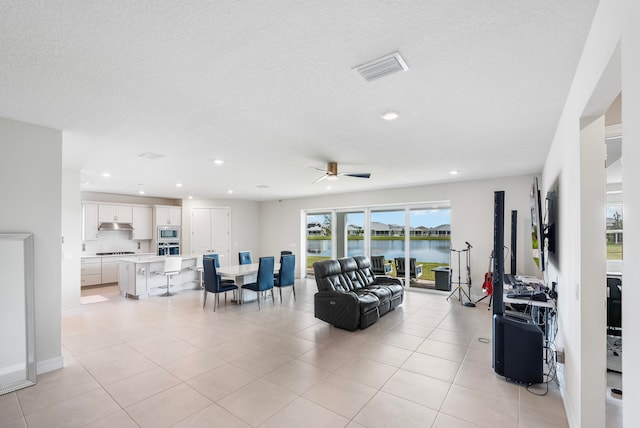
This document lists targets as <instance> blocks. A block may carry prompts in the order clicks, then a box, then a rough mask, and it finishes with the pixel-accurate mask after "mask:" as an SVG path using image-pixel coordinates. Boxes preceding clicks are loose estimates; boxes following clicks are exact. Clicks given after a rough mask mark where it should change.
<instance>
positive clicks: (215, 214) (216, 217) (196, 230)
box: [191, 208, 230, 266]
mask: <svg viewBox="0 0 640 428" xmlns="http://www.w3.org/2000/svg"><path fill="white" fill-rule="evenodd" d="M229 218H230V216H229V208H193V209H192V210H191V234H192V236H191V251H192V253H193V254H204V253H218V254H219V255H220V265H221V266H225V265H227V264H228V263H227V260H228V259H229Z"/></svg>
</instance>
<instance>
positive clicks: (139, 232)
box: [131, 206, 153, 241]
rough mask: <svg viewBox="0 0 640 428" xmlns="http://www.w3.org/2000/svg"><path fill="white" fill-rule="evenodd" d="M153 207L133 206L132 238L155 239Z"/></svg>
mask: <svg viewBox="0 0 640 428" xmlns="http://www.w3.org/2000/svg"><path fill="white" fill-rule="evenodd" d="M152 223H153V209H152V208H151V207H135V206H134V207H133V232H131V239H134V240H140V241H142V240H150V239H153V227H152V226H153V224H152Z"/></svg>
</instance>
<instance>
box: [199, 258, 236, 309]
mask: <svg viewBox="0 0 640 428" xmlns="http://www.w3.org/2000/svg"><path fill="white" fill-rule="evenodd" d="M202 264H203V267H204V303H202V309H204V306H205V305H206V304H207V295H208V293H214V294H215V297H214V299H213V312H215V311H216V305H217V304H218V303H219V301H220V293H224V301H225V304H226V303H227V291H235V290H237V289H238V286H237V285H236V284H233V283H231V284H229V283H224V284H223V283H221V282H220V276H219V275H218V272H217V271H216V264H215V260H214V259H213V258H211V257H204V258H203V259H202Z"/></svg>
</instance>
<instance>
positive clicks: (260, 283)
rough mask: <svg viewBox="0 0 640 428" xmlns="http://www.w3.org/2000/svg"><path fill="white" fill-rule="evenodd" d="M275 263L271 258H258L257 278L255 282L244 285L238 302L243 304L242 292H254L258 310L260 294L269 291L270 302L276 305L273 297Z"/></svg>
mask: <svg viewBox="0 0 640 428" xmlns="http://www.w3.org/2000/svg"><path fill="white" fill-rule="evenodd" d="M274 264H275V261H274V259H273V257H260V261H259V265H258V278H257V280H256V282H252V283H250V284H244V285H243V286H242V289H241V291H240V292H241V296H240V301H242V302H243V303H244V290H251V291H255V292H256V293H257V294H258V299H257V300H258V309H260V293H264V292H265V291H268V290H271V300H272V301H273V303H274V304H275V303H276V300H275V297H274V296H273V267H274Z"/></svg>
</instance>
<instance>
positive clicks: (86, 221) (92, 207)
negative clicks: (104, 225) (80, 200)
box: [82, 204, 98, 241]
mask: <svg viewBox="0 0 640 428" xmlns="http://www.w3.org/2000/svg"><path fill="white" fill-rule="evenodd" d="M97 239H98V204H82V240H83V241H95V240H97Z"/></svg>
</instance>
